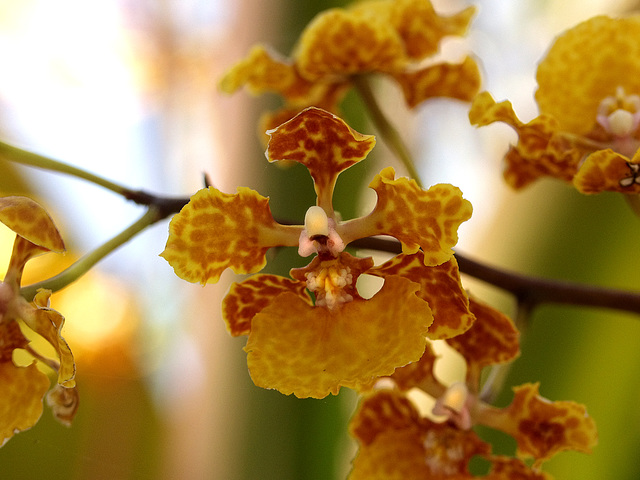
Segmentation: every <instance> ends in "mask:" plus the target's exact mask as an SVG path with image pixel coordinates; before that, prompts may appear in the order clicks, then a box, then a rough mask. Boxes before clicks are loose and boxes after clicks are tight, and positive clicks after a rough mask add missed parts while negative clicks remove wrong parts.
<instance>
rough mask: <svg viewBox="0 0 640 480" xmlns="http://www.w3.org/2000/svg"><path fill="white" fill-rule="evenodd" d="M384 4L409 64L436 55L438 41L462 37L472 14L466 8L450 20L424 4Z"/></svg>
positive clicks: (412, 0)
mask: <svg viewBox="0 0 640 480" xmlns="http://www.w3.org/2000/svg"><path fill="white" fill-rule="evenodd" d="M370 3H373V2H370ZM388 3H390V22H391V24H392V25H393V27H394V28H395V29H396V30H397V32H398V34H399V35H400V36H401V37H402V40H403V41H404V47H405V50H406V52H407V55H408V56H409V57H410V58H411V59H413V60H422V59H424V58H425V57H427V56H430V55H434V54H436V53H437V52H438V49H439V48H440V40H442V39H443V38H444V37H446V36H448V35H456V36H462V35H464V34H465V33H466V31H467V29H468V27H469V24H470V23H471V19H472V18H473V16H474V14H475V8H474V7H468V8H465V9H464V10H461V11H460V12H457V13H455V14H453V15H451V16H444V15H439V14H438V13H436V11H435V10H434V8H433V6H432V4H431V2H430V1H428V0H395V1H393V2H388Z"/></svg>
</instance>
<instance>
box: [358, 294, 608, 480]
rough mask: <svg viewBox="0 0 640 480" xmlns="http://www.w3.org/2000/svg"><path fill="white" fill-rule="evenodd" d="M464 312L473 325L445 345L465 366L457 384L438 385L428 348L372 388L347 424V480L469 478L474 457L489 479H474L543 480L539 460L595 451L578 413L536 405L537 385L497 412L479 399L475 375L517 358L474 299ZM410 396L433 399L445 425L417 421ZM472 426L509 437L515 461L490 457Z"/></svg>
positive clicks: (557, 405) (512, 341)
mask: <svg viewBox="0 0 640 480" xmlns="http://www.w3.org/2000/svg"><path fill="white" fill-rule="evenodd" d="M470 307H471V311H472V312H473V314H474V315H475V316H476V320H475V322H474V324H473V325H472V326H471V328H469V329H468V330H467V331H466V332H465V333H463V334H461V335H458V336H455V337H452V338H449V339H447V340H446V342H447V343H448V344H449V345H450V346H451V347H453V348H454V349H455V350H456V351H458V353H460V354H461V355H462V357H463V358H464V359H465V361H466V364H467V371H466V378H465V381H464V382H457V383H453V384H451V385H450V386H445V385H443V384H442V383H441V382H440V381H439V380H438V379H437V378H436V376H435V374H434V366H435V363H436V361H437V357H436V355H435V354H434V353H433V351H432V349H431V347H430V346H428V347H427V348H426V350H425V353H424V355H423V357H422V358H421V359H420V361H418V362H415V363H412V364H410V365H407V366H405V367H402V368H398V369H397V370H396V371H395V373H394V374H393V375H391V377H390V379H391V380H392V381H393V382H392V388H378V389H375V388H374V390H373V392H372V393H369V394H368V395H366V396H365V397H364V399H363V400H362V402H361V404H360V406H359V408H358V410H357V411H356V413H355V415H354V417H353V419H352V421H351V427H350V428H351V433H352V435H353V436H354V437H355V438H356V439H357V440H358V442H359V444H360V450H359V453H358V455H357V457H356V458H355V460H354V462H353V469H352V473H351V476H350V477H349V478H350V479H351V480H353V479H360V478H363V479H364V478H367V479H369V478H380V479H383V478H384V479H388V478H398V479H399V478H416V477H418V478H443V479H444V478H469V479H472V478H477V477H474V476H472V475H471V473H470V472H469V468H468V466H469V461H470V460H471V457H472V456H474V455H481V456H483V457H485V458H487V459H488V460H489V461H490V462H491V463H492V468H491V471H490V472H489V474H488V475H487V476H485V477H481V478H486V479H494V480H498V479H505V480H506V479H512V478H522V479H532V480H533V479H539V480H542V479H545V478H549V477H548V476H547V475H545V474H544V473H542V472H541V471H540V467H541V465H542V463H543V462H544V461H546V460H548V459H549V458H551V457H552V456H553V455H555V454H556V453H558V452H560V451H563V450H567V449H572V450H578V451H581V452H590V451H591V448H592V447H593V446H594V445H595V444H596V442H597V433H596V427H595V423H594V422H593V420H592V419H591V418H589V416H588V415H587V413H586V410H585V408H584V407H583V406H582V405H579V404H577V403H574V402H564V401H562V402H551V401H549V400H547V399H545V398H542V397H541V396H540V395H539V394H538V385H537V384H525V385H522V386H520V387H516V388H514V393H515V395H514V398H513V400H512V402H511V404H510V405H509V406H507V407H506V408H502V409H501V408H497V407H493V406H491V405H489V404H487V403H485V402H484V401H483V400H482V399H481V398H480V392H479V387H480V373H481V371H482V369H483V368H484V367H485V366H490V365H497V364H501V363H506V362H509V361H511V360H513V359H514V358H515V357H517V356H518V354H519V334H518V331H517V330H516V329H515V327H514V326H513V324H512V322H511V320H510V319H509V318H508V317H506V316H504V315H503V314H501V313H500V312H498V311H496V310H494V309H493V308H491V307H489V306H487V305H484V304H482V303H480V302H478V301H476V300H474V299H470ZM374 387H375V385H374ZM387 387H388V385H387ZM411 389H420V390H422V391H423V392H425V393H427V394H429V395H431V396H433V397H434V398H435V399H436V403H435V406H434V408H433V414H434V415H440V416H444V418H445V419H446V421H445V422H443V423H436V422H434V421H433V420H432V419H429V418H427V417H424V416H422V415H421V414H420V413H419V411H418V409H417V408H416V406H415V405H414V403H413V402H412V400H411V399H410V397H409V396H407V393H408V392H409V391H410V390H411ZM474 425H484V426H488V427H491V428H494V429H496V430H500V431H503V432H505V433H507V434H509V435H511V436H512V437H513V438H514V439H515V440H516V443H517V450H516V456H517V458H510V457H499V456H494V455H492V454H491V446H490V445H489V444H487V443H485V442H484V441H482V440H480V438H479V437H477V436H476V434H475V433H474V432H473V431H472V430H471V428H472V427H473V426H474ZM527 458H533V459H534V461H533V464H532V465H531V467H529V466H527V464H525V463H524V460H525V459H527ZM376 471H377V472H378V473H377V474H372V472H376ZM409 472H420V473H418V474H416V473H412V474H409Z"/></svg>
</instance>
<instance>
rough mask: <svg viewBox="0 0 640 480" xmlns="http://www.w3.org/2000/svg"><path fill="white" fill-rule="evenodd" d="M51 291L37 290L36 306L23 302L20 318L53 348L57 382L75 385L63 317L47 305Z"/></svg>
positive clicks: (74, 373) (73, 363)
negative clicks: (57, 360) (63, 335)
mask: <svg viewBox="0 0 640 480" xmlns="http://www.w3.org/2000/svg"><path fill="white" fill-rule="evenodd" d="M50 295H51V291H49V290H39V291H38V294H37V295H36V298H35V299H34V304H35V305H36V307H37V308H34V307H33V306H32V305H30V304H28V303H26V302H24V304H23V305H22V306H21V307H20V312H19V315H20V318H21V319H22V320H23V321H24V323H25V324H27V326H28V327H29V328H30V329H31V330H33V331H34V332H36V333H37V334H38V335H40V336H41V337H43V338H44V339H45V340H46V341H47V342H49V344H50V345H51V346H52V347H53V348H54V350H55V351H56V354H57V355H58V358H59V360H60V368H59V369H58V383H59V384H60V385H63V386H64V387H68V388H71V387H74V386H75V380H74V378H75V375H76V364H75V361H74V359H73V355H72V353H71V349H70V348H69V344H68V343H67V341H66V340H65V339H64V338H63V337H62V327H63V326H64V317H63V316H62V315H61V314H60V313H59V312H57V311H56V310H53V309H51V308H48V307H47V304H48V300H49V296H50Z"/></svg>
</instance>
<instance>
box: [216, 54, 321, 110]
mask: <svg viewBox="0 0 640 480" xmlns="http://www.w3.org/2000/svg"><path fill="white" fill-rule="evenodd" d="M245 85H246V86H247V88H248V89H249V90H250V91H251V93H253V94H255V95H259V94H261V93H264V92H274V93H279V94H280V95H282V96H283V97H284V98H286V99H287V100H289V101H293V102H301V101H305V99H308V98H309V97H313V96H315V94H314V93H313V91H314V90H316V89H319V88H323V87H322V86H320V85H315V84H314V83H312V82H309V81H307V80H305V79H303V78H302V77H300V75H299V74H298V72H297V70H296V68H295V67H294V65H293V63H292V62H291V61H289V60H287V59H284V58H280V56H278V55H276V54H274V53H272V52H271V51H269V50H268V49H267V48H266V47H264V46H262V45H256V46H254V47H253V48H252V49H251V51H250V52H249V54H248V55H247V58H245V59H244V60H242V61H240V62H238V63H237V64H236V65H234V66H233V67H232V68H231V69H229V71H228V72H227V73H226V74H225V75H224V76H223V77H222V80H220V89H221V90H222V91H223V92H225V93H233V92H235V91H236V90H238V89H239V88H242V87H243V86H245Z"/></svg>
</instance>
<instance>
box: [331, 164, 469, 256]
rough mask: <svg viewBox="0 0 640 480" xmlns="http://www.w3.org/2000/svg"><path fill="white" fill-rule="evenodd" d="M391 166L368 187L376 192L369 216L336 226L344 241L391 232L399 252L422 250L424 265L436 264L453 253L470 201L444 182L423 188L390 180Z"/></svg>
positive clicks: (401, 180)
mask: <svg viewBox="0 0 640 480" xmlns="http://www.w3.org/2000/svg"><path fill="white" fill-rule="evenodd" d="M394 176H395V171H394V170H393V168H392V167H387V168H385V169H384V170H382V171H381V172H380V173H379V174H378V175H376V177H375V178H374V179H373V181H372V182H371V183H370V184H369V187H371V188H373V189H374V190H375V191H376V193H377V194H378V201H377V203H376V206H375V208H374V210H373V212H371V213H370V214H369V215H367V216H366V217H362V218H357V219H354V220H351V221H348V222H344V223H342V224H340V225H338V228H337V229H336V230H337V232H338V234H339V235H340V237H341V238H342V239H343V240H344V242H345V243H349V242H352V241H353V240H356V239H358V238H365V237H370V236H372V235H391V236H393V237H395V238H397V239H398V240H400V242H401V243H402V252H403V253H405V254H407V255H410V254H413V253H416V252H417V251H418V250H419V249H422V251H423V252H424V264H425V265H431V266H432V265H440V264H441V263H444V262H446V261H447V260H449V259H450V258H451V257H452V255H453V250H452V247H453V246H454V245H455V244H456V243H457V242H458V227H459V226H460V224H461V223H462V222H464V221H465V220H468V219H469V218H470V217H471V212H472V207H471V203H470V202H469V201H467V200H465V199H464V198H462V193H461V192H460V189H459V188H457V187H454V186H452V185H448V184H438V185H433V186H432V187H430V188H429V189H428V190H423V189H422V188H420V187H419V186H418V184H417V183H416V182H415V180H410V179H408V178H406V177H401V178H398V179H394Z"/></svg>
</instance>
